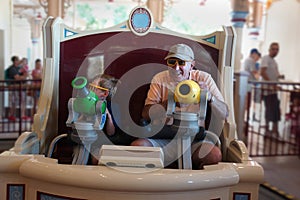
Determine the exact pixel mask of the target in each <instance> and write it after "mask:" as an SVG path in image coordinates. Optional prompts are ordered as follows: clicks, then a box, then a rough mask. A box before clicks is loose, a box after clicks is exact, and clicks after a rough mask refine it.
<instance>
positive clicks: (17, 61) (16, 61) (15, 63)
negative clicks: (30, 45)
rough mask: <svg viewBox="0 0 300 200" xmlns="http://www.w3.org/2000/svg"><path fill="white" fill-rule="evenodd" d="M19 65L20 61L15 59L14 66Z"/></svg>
mask: <svg viewBox="0 0 300 200" xmlns="http://www.w3.org/2000/svg"><path fill="white" fill-rule="evenodd" d="M19 65H20V59H19V58H18V57H17V58H15V60H14V66H16V67H17V66H19Z"/></svg>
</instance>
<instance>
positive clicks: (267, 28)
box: [242, 0, 300, 82]
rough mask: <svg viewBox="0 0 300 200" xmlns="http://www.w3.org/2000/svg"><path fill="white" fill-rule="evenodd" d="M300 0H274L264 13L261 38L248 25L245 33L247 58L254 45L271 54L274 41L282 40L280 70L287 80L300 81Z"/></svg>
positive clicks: (244, 45) (279, 60)
mask: <svg viewBox="0 0 300 200" xmlns="http://www.w3.org/2000/svg"><path fill="white" fill-rule="evenodd" d="M299 19H300V1H298V0H289V1H284V0H280V1H274V2H273V3H272V5H271V7H270V8H269V10H268V11H267V13H266V14H265V15H264V17H263V23H262V27H261V30H260V35H259V36H258V38H257V39H254V38H253V37H249V31H248V30H247V27H246V26H245V30H244V34H243V44H242V53H243V59H245V58H246V57H247V56H248V55H249V51H250V49H251V48H254V47H255V48H258V49H259V50H260V51H261V53H262V54H263V55H266V54H268V48H269V45H270V43H272V42H278V43H279V44H280V51H279V54H278V55H277V57H276V60H277V62H278V64H279V71H280V72H281V73H282V74H285V77H286V80H287V81H297V82H299V81H300V68H299V64H298V57H299V56H298V55H300V39H299V35H300V23H299Z"/></svg>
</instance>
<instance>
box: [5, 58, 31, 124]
mask: <svg viewBox="0 0 300 200" xmlns="http://www.w3.org/2000/svg"><path fill="white" fill-rule="evenodd" d="M11 61H12V65H11V66H10V67H9V68H8V69H7V72H6V73H7V77H6V78H7V79H8V80H25V79H27V77H28V72H22V70H21V66H20V59H19V57H18V56H12V57H11ZM9 84H10V83H9ZM18 96H19V93H18V91H12V93H11V95H10V103H11V105H10V111H9V116H8V120H10V121H16V117H15V109H16V104H17V102H18ZM22 96H23V98H24V97H25V94H22ZM25 104H26V101H25V100H21V113H20V114H21V116H22V119H24V120H28V119H29V117H27V116H26V115H25V109H26V105H25Z"/></svg>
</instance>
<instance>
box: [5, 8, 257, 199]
mask: <svg viewBox="0 0 300 200" xmlns="http://www.w3.org/2000/svg"><path fill="white" fill-rule="evenodd" d="M43 33H44V64H45V71H44V76H43V82H42V86H41V97H40V100H39V104H38V110H37V113H36V114H35V115H34V122H33V128H32V131H31V132H25V133H23V134H22V135H21V136H20V137H19V138H18V139H17V141H16V143H15V146H14V147H13V148H12V149H10V150H8V151H5V152H3V153H2V154H1V156H0V177H1V183H0V188H1V191H2V192H1V193H0V197H1V199H73V200H77V199H131V200H133V199H173V200H175V199H185V198H186V199H211V200H217V199H222V200H223V199H230V200H231V199H233V200H241V199H242V200H250V199H252V200H254V199H258V189H259V184H260V183H262V181H263V169H262V167H261V166H260V165H259V164H258V163H256V162H255V161H253V160H252V159H251V158H250V157H249V155H248V151H247V148H246V146H245V144H244V143H243V142H242V141H240V140H238V138H237V135H236V124H235V120H234V106H233V95H234V94H233V55H234V54H233V52H234V46H235V40H236V35H235V32H234V30H233V28H232V27H222V30H221V31H216V32H214V33H211V34H209V35H205V36H191V35H184V34H180V33H177V32H173V31H171V30H169V29H166V28H164V27H161V26H160V25H159V24H157V23H155V22H154V20H153V18H152V15H151V13H150V11H149V10H148V9H147V8H144V7H137V8H135V9H134V10H133V11H132V12H131V13H130V15H129V19H128V21H125V22H124V23H121V24H119V25H117V26H114V27H112V28H108V29H104V30H97V31H78V30H73V29H71V28H69V27H67V26H66V25H64V23H63V21H62V20H61V19H60V18H56V19H54V18H51V17H50V18H48V19H47V20H46V21H45V23H44V26H43ZM177 43H185V44H188V45H189V46H191V47H192V48H193V50H194V52H195V60H196V62H197V63H198V64H197V65H196V67H197V68H199V69H201V70H203V71H207V72H209V73H210V74H211V75H212V77H213V78H214V80H215V82H216V83H217V85H218V87H219V88H220V90H221V92H222V94H223V96H224V99H225V102H226V103H227V105H228V107H229V111H230V113H229V116H228V118H227V120H226V121H225V123H224V124H223V125H222V131H221V132H220V133H219V135H218V136H219V139H220V143H221V144H220V145H221V149H222V155H223V159H222V162H220V163H219V164H216V165H210V166H205V167H204V169H203V170H192V169H171V168H163V167H153V166H151V167H147V166H146V167H140V166H135V165H132V166H127V167H122V166H114V167H111V166H105V165H96V166H95V165H81V164H73V165H72V164H70V162H69V161H70V159H69V158H68V156H66V155H65V153H66V152H67V151H68V149H66V148H65V149H64V148H63V147H64V146H67V143H62V144H59V141H61V139H62V138H68V136H69V135H70V127H69V126H67V124H66V121H67V120H68V114H69V110H68V101H69V99H70V98H72V91H73V88H72V86H71V84H70V83H71V82H72V80H73V79H74V78H76V77H78V76H85V77H90V74H94V72H95V70H96V71H97V72H105V73H106V74H110V75H112V76H114V77H116V78H118V79H120V80H121V83H122V84H120V85H118V92H117V94H116V95H115V101H116V103H118V105H120V107H119V109H118V112H114V109H112V110H113V114H115V115H119V119H120V120H119V123H120V124H119V126H120V127H121V129H122V131H123V132H125V133H127V134H129V135H133V136H134V137H138V136H140V133H141V132H143V129H144V127H142V126H140V125H139V120H140V118H141V110H142V108H143V104H144V100H145V98H146V94H147V90H148V87H149V83H150V82H151V79H152V77H153V75H155V74H156V73H158V72H160V71H162V70H165V69H166V66H165V64H164V57H165V56H166V54H167V53H168V49H169V47H170V46H171V45H173V44H177ZM212 122H214V120H213V115H212V116H211V119H210V123H212ZM98 137H99V138H100V141H102V142H103V143H102V144H101V145H103V144H104V147H106V148H105V149H104V150H106V151H105V152H108V151H107V150H111V149H113V148H107V146H106V145H108V144H109V145H111V146H113V143H112V142H110V141H109V140H108V139H107V137H106V136H105V135H104V134H101V133H100V134H98ZM55 143H57V146H55V147H54V146H53V145H51V144H55ZM124 148H125V150H126V148H127V147H126V146H124ZM127 150H128V149H127ZM139 150H140V149H137V151H139ZM128 151H130V150H128ZM49 152H50V153H49ZM105 152H104V154H105ZM153 152H158V153H156V154H155V155H154V154H152V155H153V157H155V158H158V159H160V158H161V155H162V154H161V151H160V150H157V149H156V150H155V151H153ZM53 153H54V154H55V155H54V154H53ZM105 155H106V154H105ZM130 155H132V154H129V157H130ZM142 157H143V156H142ZM68 159H69V160H68ZM72 159H73V158H72V157H71V160H72ZM128 159H132V158H128ZM111 160H113V158H112V159H111ZM146 160H147V159H146ZM148 166H149V165H148Z"/></svg>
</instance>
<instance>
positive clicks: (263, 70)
mask: <svg viewBox="0 0 300 200" xmlns="http://www.w3.org/2000/svg"><path fill="white" fill-rule="evenodd" d="M260 70H261V71H260V74H261V77H263V79H264V80H266V81H268V80H270V78H269V76H268V74H267V67H261V68H260Z"/></svg>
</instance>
